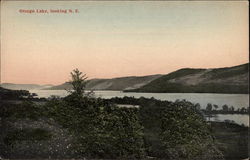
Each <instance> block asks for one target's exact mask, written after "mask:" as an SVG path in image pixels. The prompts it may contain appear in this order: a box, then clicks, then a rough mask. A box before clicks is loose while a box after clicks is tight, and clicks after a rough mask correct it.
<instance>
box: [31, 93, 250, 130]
mask: <svg viewBox="0 0 250 160" xmlns="http://www.w3.org/2000/svg"><path fill="white" fill-rule="evenodd" d="M30 92H31V93H37V95H38V97H45V98H48V97H50V96H51V95H56V96H60V97H65V96H66V95H68V92H67V91H65V90H30ZM94 93H95V96H96V97H101V98H104V99H109V98H112V97H124V96H128V97H135V98H140V97H145V98H151V97H154V98H155V99H158V100H167V101H175V100H177V99H179V100H182V99H185V100H187V101H190V102H192V103H199V104H200V105H201V108H203V109H204V108H206V105H207V104H208V103H211V104H216V105H218V106H219V108H222V106H223V105H224V104H227V105H228V106H229V107H230V106H233V107H234V108H235V109H236V110H237V109H238V108H242V107H248V106H249V95H248V94H212V93H136V92H122V91H94ZM211 120H215V121H224V120H233V121H235V122H236V123H238V124H242V123H243V124H244V125H247V126H249V116H248V115H236V114H234V115H231V114H229V115H217V117H213V119H211Z"/></svg>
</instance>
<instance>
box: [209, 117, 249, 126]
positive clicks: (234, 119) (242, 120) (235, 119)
mask: <svg viewBox="0 0 250 160" xmlns="http://www.w3.org/2000/svg"><path fill="white" fill-rule="evenodd" d="M207 120H208V118H207ZM210 121H216V122H223V121H231V122H234V123H237V124H240V125H241V124H244V125H245V126H248V127H249V115H242V114H217V115H214V116H213V117H211V118H210Z"/></svg>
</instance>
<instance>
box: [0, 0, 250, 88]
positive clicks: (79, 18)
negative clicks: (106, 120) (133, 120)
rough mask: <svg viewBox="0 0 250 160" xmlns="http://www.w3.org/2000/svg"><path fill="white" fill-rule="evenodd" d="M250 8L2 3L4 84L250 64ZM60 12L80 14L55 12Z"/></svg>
mask: <svg viewBox="0 0 250 160" xmlns="http://www.w3.org/2000/svg"><path fill="white" fill-rule="evenodd" d="M248 5H249V4H248V2H247V1H238V2H237V1H210V2H209V1H168V2H166V1H123V2H122V1H105V2H100V1H69V2H66V1H1V82H2V83H6V82H8V83H22V84H31V83H33V84H61V83H64V82H65V81H68V80H69V79H70V72H71V71H72V70H73V69H75V68H78V69H79V70H80V71H82V72H83V73H85V74H87V76H88V77H89V79H92V78H114V77H123V76H143V75H152V74H167V73H170V72H173V71H175V70H178V69H181V68H187V67H188V68H218V67H229V66H235V65H240V64H243V63H247V62H248V61H249V57H248V48H249V46H248V43H249V39H248V35H249V34H248V33H249V30H248V27H249V26H248V25H249V22H248V16H249V15H248ZM57 9H58V10H60V9H61V10H65V9H66V10H69V9H71V10H73V11H75V10H78V12H77V13H51V12H50V10H57ZM21 10H25V11H27V10H34V11H35V13H24V12H21ZM36 10H48V13H37V12H36Z"/></svg>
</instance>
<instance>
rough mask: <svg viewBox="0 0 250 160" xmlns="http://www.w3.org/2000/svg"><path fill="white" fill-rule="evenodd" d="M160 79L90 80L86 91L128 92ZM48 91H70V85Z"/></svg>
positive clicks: (151, 76)
mask: <svg viewBox="0 0 250 160" xmlns="http://www.w3.org/2000/svg"><path fill="white" fill-rule="evenodd" d="M159 77H161V75H149V76H141V77H138V76H131V77H120V78H113V79H91V80H89V81H88V83H87V86H86V89H87V90H118V91H122V90H128V89H136V88H139V87H141V86H143V85H146V84H148V83H149V82H151V81H153V80H155V79H157V78H159ZM49 89H50V90H64V89H71V85H70V84H68V83H64V84H61V85H58V86H54V87H51V88H49Z"/></svg>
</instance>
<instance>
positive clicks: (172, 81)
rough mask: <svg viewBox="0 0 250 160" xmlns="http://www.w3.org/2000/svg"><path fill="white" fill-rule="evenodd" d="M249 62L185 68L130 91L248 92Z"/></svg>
mask: <svg viewBox="0 0 250 160" xmlns="http://www.w3.org/2000/svg"><path fill="white" fill-rule="evenodd" d="M248 65H249V64H248V63H247V64H243V65H239V66H234V67H227V68H216V69H191V68H184V69H180V70H177V71H175V72H172V73H169V74H167V75H164V76H162V77H160V78H158V79H155V80H154V81H152V82H150V83H148V84H146V85H144V86H142V87H140V88H138V89H133V90H128V91H129V92H156V93H248Z"/></svg>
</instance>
